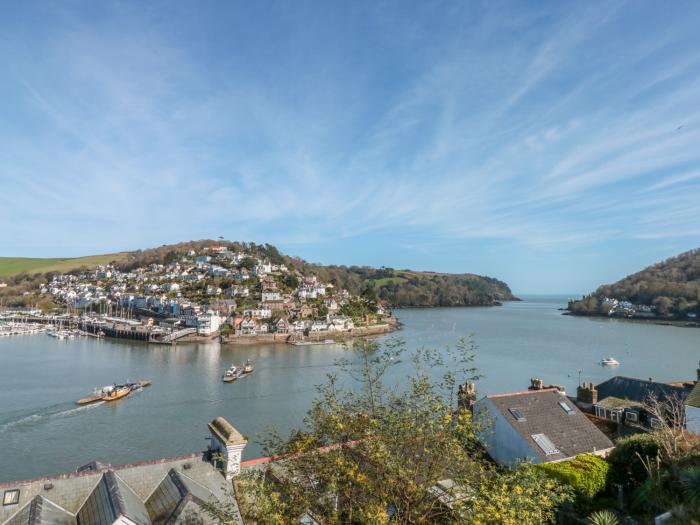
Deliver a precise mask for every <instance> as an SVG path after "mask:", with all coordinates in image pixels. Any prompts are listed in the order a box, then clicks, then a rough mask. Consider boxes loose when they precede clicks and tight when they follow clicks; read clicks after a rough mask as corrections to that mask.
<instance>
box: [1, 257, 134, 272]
mask: <svg viewBox="0 0 700 525" xmlns="http://www.w3.org/2000/svg"><path fill="white" fill-rule="evenodd" d="M126 255H127V254H126V253H107V254H105V255H89V256H87V257H72V258H62V259H37V258H31V257H0V277H9V276H12V275H16V274H18V273H22V272H27V273H44V272H67V271H69V270H74V269H76V268H80V267H81V266H87V267H94V266H97V265H98V264H107V263H109V262H112V261H118V260H120V259H123V258H124V257H126Z"/></svg>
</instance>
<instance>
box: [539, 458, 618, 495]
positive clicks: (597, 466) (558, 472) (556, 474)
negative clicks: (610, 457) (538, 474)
mask: <svg viewBox="0 0 700 525" xmlns="http://www.w3.org/2000/svg"><path fill="white" fill-rule="evenodd" d="M537 468H539V469H541V470H542V471H543V472H545V473H546V474H547V475H548V476H550V477H551V478H553V479H556V480H558V481H560V482H562V483H564V484H565V485H569V486H570V487H571V488H572V489H573V490H574V492H575V493H576V494H577V495H579V496H583V497H585V498H587V499H590V498H593V497H594V496H595V495H596V494H599V493H600V492H602V491H604V490H605V487H606V485H607V479H608V471H609V470H610V465H609V464H608V462H607V461H605V460H604V459H603V458H600V457H598V456H595V455H593V454H579V455H578V456H576V457H575V458H574V459H571V460H569V461H561V462H559V463H542V464H539V465H537Z"/></svg>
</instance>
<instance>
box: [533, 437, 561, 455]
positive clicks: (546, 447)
mask: <svg viewBox="0 0 700 525" xmlns="http://www.w3.org/2000/svg"><path fill="white" fill-rule="evenodd" d="M532 439H533V440H534V441H535V443H537V445H539V447H540V448H541V449H542V451H543V452H544V453H545V454H546V455H547V456H551V455H552V454H559V450H558V449H557V447H555V446H554V443H552V442H551V441H550V439H549V438H548V437H547V436H545V435H544V434H532Z"/></svg>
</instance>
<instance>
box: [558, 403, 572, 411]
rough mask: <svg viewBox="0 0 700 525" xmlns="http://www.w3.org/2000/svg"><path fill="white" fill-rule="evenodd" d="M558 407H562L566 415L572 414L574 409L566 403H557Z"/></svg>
mask: <svg viewBox="0 0 700 525" xmlns="http://www.w3.org/2000/svg"><path fill="white" fill-rule="evenodd" d="M559 406H560V407H562V408H563V409H564V411H565V412H566V413H567V414H573V413H574V409H573V408H571V407H570V406H569V404H568V403H567V402H566V401H559Z"/></svg>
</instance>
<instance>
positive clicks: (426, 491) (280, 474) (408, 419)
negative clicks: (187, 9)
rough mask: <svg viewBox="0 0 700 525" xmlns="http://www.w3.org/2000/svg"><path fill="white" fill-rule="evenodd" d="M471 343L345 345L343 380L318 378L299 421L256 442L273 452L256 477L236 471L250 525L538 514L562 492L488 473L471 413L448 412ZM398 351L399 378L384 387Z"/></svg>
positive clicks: (544, 518) (523, 475) (530, 475)
mask: <svg viewBox="0 0 700 525" xmlns="http://www.w3.org/2000/svg"><path fill="white" fill-rule="evenodd" d="M474 348H475V347H474V345H473V343H472V342H464V341H461V342H459V343H458V344H457V345H456V346H455V347H454V348H448V349H446V350H442V351H436V350H429V349H421V350H417V351H415V352H412V353H410V354H408V355H406V354H407V352H406V349H405V345H404V344H403V342H402V341H400V340H391V341H389V342H387V343H384V344H383V345H381V346H380V345H379V344H378V343H377V342H375V341H360V342H358V343H356V344H355V346H354V347H353V352H352V354H351V356H350V357H348V358H346V359H344V360H342V361H341V362H339V366H340V367H341V369H342V370H344V371H345V372H347V375H346V376H343V380H342V381H341V378H339V377H338V376H335V375H330V376H329V378H328V381H327V383H326V384H324V385H322V386H320V387H318V397H317V399H316V400H315V402H314V403H313V405H312V407H311V409H310V411H309V413H308V415H307V417H306V419H305V427H304V428H303V429H300V430H296V431H294V432H292V433H291V435H290V436H289V437H287V438H283V437H281V436H278V435H276V434H273V435H271V436H270V438H269V439H268V441H267V442H266V447H265V448H266V450H267V452H268V453H269V454H271V455H276V456H278V458H279V459H277V460H276V461H275V462H273V464H272V466H271V467H270V468H269V470H268V471H267V473H266V475H264V476H263V475H261V474H260V473H259V472H258V473H253V474H248V475H247V476H244V477H243V478H242V479H241V480H239V483H238V485H239V487H238V488H239V489H240V490H241V492H242V493H244V494H253V496H254V502H253V503H252V504H250V505H245V507H246V511H247V512H248V513H249V515H248V517H249V518H250V519H253V520H255V521H256V522H257V523H260V524H261V525H265V524H273V523H274V524H277V523H288V522H291V521H292V520H294V519H296V518H298V516H299V515H300V514H301V513H302V512H304V511H311V512H312V513H313V515H314V516H315V517H316V518H317V519H318V520H319V521H320V522H322V523H324V524H325V525H334V524H341V523H343V524H345V523H349V524H360V523H362V524H365V523H371V524H379V523H396V524H397V525H401V524H406V525H408V524H419V523H420V524H424V523H425V524H427V523H450V522H460V523H473V524H480V525H486V524H492V523H493V524H496V523H498V524H512V525H515V524H518V525H520V524H525V525H528V524H532V525H534V524H537V525H540V524H546V523H550V522H551V520H552V517H553V514H554V511H555V508H556V506H557V504H558V503H559V502H561V501H562V500H563V499H564V498H565V497H566V493H565V491H564V490H563V489H562V488H561V487H560V486H559V485H558V484H557V483H556V482H554V481H552V480H549V479H547V478H546V477H545V476H543V475H542V474H541V473H540V472H539V471H537V470H535V469H533V468H532V467H531V466H529V465H523V466H522V467H520V468H518V469H517V470H515V471H512V472H511V471H507V472H502V471H500V470H498V469H497V468H496V467H495V466H494V465H493V463H491V462H490V461H488V460H487V459H486V458H485V456H484V455H483V450H482V448H481V447H480V446H479V445H478V443H477V440H476V433H477V432H478V430H479V427H478V426H477V423H475V422H474V420H473V419H472V416H471V411H470V410H468V409H465V408H462V409H458V410H455V406H456V401H457V393H458V388H457V387H458V378H459V381H461V380H463V379H465V378H466V379H467V380H474V379H475V378H476V377H478V374H477V371H476V370H475V369H474V368H473V366H472V361H473V358H474V353H473V352H474ZM400 356H404V357H407V360H408V363H410V371H409V375H408V376H407V377H406V379H405V381H404V383H403V384H402V385H393V384H386V383H385V373H386V371H387V370H388V369H389V367H391V366H393V365H394V364H395V363H397V362H398V361H399V357H400ZM402 362H404V360H402ZM244 499H245V498H244ZM282 502H283V503H282ZM258 509H262V510H258ZM269 509H276V510H275V511H274V512H273V513H272V516H271V515H270V512H268V511H269Z"/></svg>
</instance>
